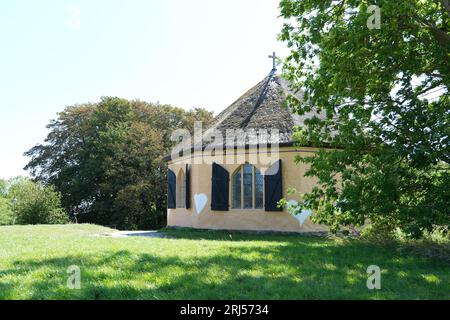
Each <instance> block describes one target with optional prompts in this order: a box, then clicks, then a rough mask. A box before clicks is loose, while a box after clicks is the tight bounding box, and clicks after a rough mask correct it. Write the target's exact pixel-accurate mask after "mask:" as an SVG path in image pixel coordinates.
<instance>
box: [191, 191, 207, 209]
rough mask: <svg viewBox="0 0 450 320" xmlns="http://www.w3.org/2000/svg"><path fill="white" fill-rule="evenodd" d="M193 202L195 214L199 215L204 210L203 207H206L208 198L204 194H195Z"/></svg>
mask: <svg viewBox="0 0 450 320" xmlns="http://www.w3.org/2000/svg"><path fill="white" fill-rule="evenodd" d="M194 202H195V211H197V214H200V213H202V211H203V209H205V207H206V202H208V197H207V195H206V194H204V193H200V194H195V195H194Z"/></svg>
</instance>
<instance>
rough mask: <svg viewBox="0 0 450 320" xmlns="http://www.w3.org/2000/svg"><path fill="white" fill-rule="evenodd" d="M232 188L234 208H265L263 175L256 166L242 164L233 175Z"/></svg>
mask: <svg viewBox="0 0 450 320" xmlns="http://www.w3.org/2000/svg"><path fill="white" fill-rule="evenodd" d="M232 189H233V190H232V198H233V199H232V204H233V208H234V209H262V208H263V177H262V175H261V172H260V171H259V170H258V168H256V167H255V166H252V165H251V164H248V163H247V164H244V165H242V166H240V167H239V168H238V169H237V170H236V171H235V173H234V175H233V178H232Z"/></svg>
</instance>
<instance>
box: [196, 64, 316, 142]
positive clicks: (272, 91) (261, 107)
mask: <svg viewBox="0 0 450 320" xmlns="http://www.w3.org/2000/svg"><path fill="white" fill-rule="evenodd" d="M288 95H295V96H296V97H297V98H298V99H300V100H302V99H303V92H297V93H293V92H292V90H291V89H290V87H289V83H288V82H287V81H286V80H285V79H283V78H282V77H280V76H279V75H276V74H274V73H273V72H271V73H270V74H269V75H268V76H267V77H266V78H264V79H263V80H262V81H261V82H259V83H258V84H257V85H256V86H254V87H253V88H251V89H250V90H248V91H247V92H246V93H244V94H243V95H242V96H241V97H240V98H239V99H237V100H236V101H235V102H234V103H233V104H232V105H231V106H229V107H228V108H226V109H225V110H224V111H222V112H221V113H220V114H219V115H218V116H217V117H216V118H215V120H214V122H213V124H212V125H211V126H210V127H209V128H208V130H206V132H205V134H204V136H205V137H207V136H208V135H209V133H211V132H213V131H214V130H216V131H219V132H222V135H223V137H224V139H225V136H226V130H228V129H243V130H244V131H245V132H248V131H249V130H250V129H254V130H256V132H258V130H260V129H266V130H268V132H269V134H270V130H272V129H278V130H279V139H278V140H277V141H270V142H278V143H280V144H289V143H292V142H293V140H292V133H293V131H292V129H293V127H294V126H296V125H298V126H303V125H304V120H305V119H307V118H310V117H311V116H312V115H313V113H312V112H310V113H306V114H305V115H303V116H300V115H298V114H294V113H293V112H292V111H291V110H290V109H289V108H288V106H287V104H286V98H287V97H288ZM205 140H206V139H205ZM224 143H225V141H224ZM208 144H209V143H208V141H206V142H205V143H204V146H205V145H208ZM236 144H237V145H238V146H242V145H240V143H239V141H236ZM253 144H257V141H252V139H251V137H247V139H246V141H245V145H253Z"/></svg>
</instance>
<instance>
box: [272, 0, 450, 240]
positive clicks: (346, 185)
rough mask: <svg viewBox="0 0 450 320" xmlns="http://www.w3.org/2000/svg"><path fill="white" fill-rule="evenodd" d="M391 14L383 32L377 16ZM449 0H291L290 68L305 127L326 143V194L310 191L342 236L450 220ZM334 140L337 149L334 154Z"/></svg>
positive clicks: (413, 229)
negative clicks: (351, 229)
mask: <svg viewBox="0 0 450 320" xmlns="http://www.w3.org/2000/svg"><path fill="white" fill-rule="evenodd" d="M371 4H373V5H378V6H379V7H380V9H381V28H380V29H370V28H368V27H367V21H368V19H369V18H370V16H371V15H372V14H373V12H370V11H369V12H368V10H367V9H368V6H369V5H371ZM449 8H450V6H449V3H448V1H447V0H430V1H420V0H410V1H398V0H374V1H364V0H351V1H344V0H341V1H331V0H327V1H319V0H302V1H297V0H282V1H281V3H280V10H281V15H282V16H283V17H284V18H286V19H288V20H287V21H289V22H287V23H286V24H285V26H284V27H283V30H282V33H281V34H280V38H281V39H282V40H284V41H286V42H287V44H288V46H289V47H290V49H291V53H290V55H289V57H288V58H287V59H286V62H285V65H284V73H285V76H286V77H287V78H288V79H289V80H290V81H291V82H292V83H293V86H294V88H303V89H305V97H304V98H305V99H304V101H306V102H305V103H301V102H300V101H299V100H298V99H295V98H294V97H290V98H289V99H288V100H289V104H290V105H291V107H292V108H293V109H294V110H295V111H297V112H298V113H299V114H304V113H305V112H308V111H310V110H312V109H315V110H316V111H319V112H322V113H323V114H324V115H326V118H325V119H318V118H317V117H313V118H311V119H309V120H308V121H306V122H305V127H304V128H297V131H298V133H296V135H295V136H296V137H297V139H298V141H299V142H301V144H303V145H304V144H306V143H308V144H309V145H313V146H317V147H319V148H320V151H319V152H318V153H317V154H315V155H314V156H312V157H306V158H298V161H302V162H305V163H307V164H309V165H310V169H309V171H308V172H307V175H308V176H317V177H318V179H319V185H318V187H316V188H314V190H313V191H312V192H311V193H309V194H306V195H303V200H304V202H303V205H305V206H307V207H310V208H312V209H314V210H315V215H314V216H313V220H314V221H315V222H318V223H324V224H327V225H329V226H330V227H331V230H333V231H337V230H340V229H341V228H342V227H343V226H350V225H356V226H360V225H363V224H364V223H366V222H367V221H370V222H372V223H373V224H374V227H376V228H378V229H379V230H385V231H387V232H388V233H389V232H393V231H394V230H396V229H397V228H400V229H401V230H402V231H404V232H405V233H406V234H407V235H408V236H411V237H419V236H421V235H422V234H423V233H424V232H425V231H431V230H433V228H434V227H435V226H436V225H441V226H448V225H449V224H450V214H449V209H448V208H449V206H450V177H449V175H450V172H449V170H450V169H449V160H450V158H449V155H450V121H449V120H450V97H449V93H448V87H449V83H450V55H449V52H450V33H449V30H450V16H449V12H450V11H449V10H450V9H449ZM325 143H326V144H327V146H330V147H331V148H329V149H326V150H325V149H324V148H323V147H324V146H325Z"/></svg>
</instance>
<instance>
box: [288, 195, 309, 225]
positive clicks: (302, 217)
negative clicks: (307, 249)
mask: <svg viewBox="0 0 450 320" xmlns="http://www.w3.org/2000/svg"><path fill="white" fill-rule="evenodd" d="M299 210H300V208H299V207H298V202H297V201H295V200H289V202H288V203H287V211H288V212H289V213H290V214H292V215H293V216H294V218H295V219H297V221H298V223H299V224H300V226H303V224H304V223H305V221H306V219H308V218H309V217H310V216H311V214H312V211H311V210H302V211H301V212H299Z"/></svg>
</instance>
